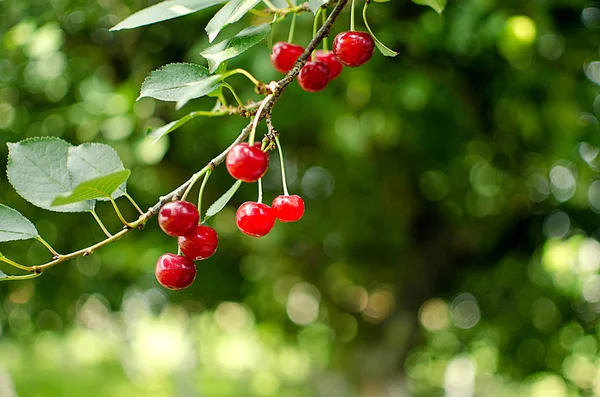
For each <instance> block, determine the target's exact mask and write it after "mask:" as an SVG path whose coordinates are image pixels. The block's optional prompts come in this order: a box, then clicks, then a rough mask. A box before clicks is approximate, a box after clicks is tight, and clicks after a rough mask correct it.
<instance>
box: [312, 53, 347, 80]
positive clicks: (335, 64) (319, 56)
mask: <svg viewBox="0 0 600 397" xmlns="http://www.w3.org/2000/svg"><path fill="white" fill-rule="evenodd" d="M315 59H316V60H317V61H321V62H323V63H324V64H325V65H327V67H328V68H329V80H333V79H335V78H337V77H338V76H339V75H340V73H342V69H343V68H344V66H343V65H342V64H341V63H340V61H338V60H337V58H336V57H335V55H333V52H325V51H323V50H317V51H315Z"/></svg>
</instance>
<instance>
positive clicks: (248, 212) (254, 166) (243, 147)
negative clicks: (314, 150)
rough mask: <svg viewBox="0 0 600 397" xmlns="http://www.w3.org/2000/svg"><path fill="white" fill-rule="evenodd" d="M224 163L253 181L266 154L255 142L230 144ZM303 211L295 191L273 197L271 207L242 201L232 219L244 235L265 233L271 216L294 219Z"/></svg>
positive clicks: (237, 175)
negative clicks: (230, 147) (251, 143)
mask: <svg viewBox="0 0 600 397" xmlns="http://www.w3.org/2000/svg"><path fill="white" fill-rule="evenodd" d="M225 166H226V167H227V170H228V171H229V174H231V176H232V177H234V178H235V179H239V180H241V181H244V182H256V181H258V180H259V179H260V178H262V177H263V176H264V175H265V173H266V172H267V168H269V155H268V154H267V152H265V151H263V150H262V145H261V143H259V142H256V143H254V145H252V146H251V145H250V144H248V143H246V142H243V143H240V144H238V145H236V146H234V147H233V148H232V149H231V150H230V151H229V153H227V158H226V159H225ZM303 214H304V201H303V200H302V198H301V197H300V196H298V195H292V196H290V195H288V194H285V195H281V196H277V197H275V199H274V200H273V203H272V205H271V207H269V206H268V205H266V204H263V203H260V202H254V201H247V202H245V203H243V204H242V205H241V206H240V207H239V208H238V210H237V212H236V214H235V222H236V224H237V227H238V228H239V229H240V231H241V232H242V233H244V234H247V235H248V236H253V237H262V236H266V235H267V234H268V233H269V232H270V231H271V229H273V226H274V225H275V219H277V220H278V221H280V222H296V221H297V220H299V219H300V218H302V215H303Z"/></svg>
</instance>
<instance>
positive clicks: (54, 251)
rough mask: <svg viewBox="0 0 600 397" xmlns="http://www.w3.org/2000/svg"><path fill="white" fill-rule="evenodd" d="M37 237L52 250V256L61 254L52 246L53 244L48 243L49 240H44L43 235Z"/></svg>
mask: <svg viewBox="0 0 600 397" xmlns="http://www.w3.org/2000/svg"><path fill="white" fill-rule="evenodd" d="M35 239H36V240H37V241H39V242H40V243H42V244H43V245H44V247H46V249H47V250H48V251H50V253H51V254H52V256H60V254H59V253H58V252H56V250H55V249H54V248H52V246H51V245H50V244H48V242H47V241H46V240H44V239H43V238H42V236H37V237H36V238H35Z"/></svg>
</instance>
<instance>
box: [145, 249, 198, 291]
mask: <svg viewBox="0 0 600 397" xmlns="http://www.w3.org/2000/svg"><path fill="white" fill-rule="evenodd" d="M155 275H156V279H157V280H158V282H159V283H160V284H161V285H162V286H163V287H165V288H168V289H184V288H187V287H189V286H190V285H191V284H192V282H193V281H194V279H195V278H196V265H195V264H194V262H192V260H191V259H189V258H186V257H185V256H181V255H175V254H164V255H163V256H161V257H160V258H158V262H156V271H155Z"/></svg>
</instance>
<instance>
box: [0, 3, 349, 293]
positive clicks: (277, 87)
mask: <svg viewBox="0 0 600 397" xmlns="http://www.w3.org/2000/svg"><path fill="white" fill-rule="evenodd" d="M347 1H348V0H339V1H338V2H337V4H336V5H335V8H334V9H333V11H332V12H331V14H330V15H329V17H328V18H327V20H326V21H325V23H324V24H323V26H322V27H321V29H319V31H318V32H317V34H316V35H315V36H314V37H313V38H312V40H311V41H310V43H309V44H308V45H307V46H306V49H305V50H304V52H303V53H302V55H300V57H299V58H298V60H297V61H296V63H295V64H294V67H293V68H292V69H291V70H290V71H289V72H288V73H287V74H286V75H285V76H284V77H283V78H282V79H281V80H279V81H273V82H271V83H270V84H269V85H268V86H267V90H268V91H270V92H267V93H266V97H265V98H264V99H263V100H262V101H260V102H257V103H256V104H252V105H251V106H248V108H253V107H254V106H257V107H262V108H263V109H264V110H263V111H262V112H260V114H258V115H256V116H255V117H258V120H256V122H257V123H258V122H260V121H261V120H262V119H264V118H270V116H271V112H272V111H273V106H274V105H275V103H276V102H277V100H278V99H279V97H280V96H281V94H282V93H283V91H284V90H285V89H286V87H287V86H288V85H289V84H290V83H291V82H292V81H293V80H294V79H295V78H296V76H298V74H299V73H300V69H302V67H303V66H304V64H305V63H306V60H307V59H308V57H309V56H310V55H311V54H312V52H313V51H314V50H315V49H316V48H317V46H318V45H319V44H320V43H321V41H322V40H323V39H324V38H325V37H326V36H327V35H329V31H330V30H331V26H332V25H333V23H334V22H335V20H336V19H337V18H338V16H339V15H340V13H341V12H342V9H343V8H344V6H345V5H346V3H347ZM300 7H304V5H302V6H300ZM252 124H253V122H250V123H249V124H248V125H247V126H246V127H244V128H243V129H242V131H241V132H240V134H239V135H238V137H237V138H236V139H235V140H234V141H233V142H232V143H231V145H229V147H227V149H225V150H223V151H222V152H221V153H220V154H219V155H218V156H216V157H215V158H213V159H212V160H211V161H210V162H209V163H208V164H207V165H206V166H205V167H204V168H202V169H201V170H200V171H198V172H196V173H195V174H194V175H192V176H191V177H190V179H188V180H187V181H186V182H185V183H183V184H182V185H181V186H179V187H178V188H176V189H175V190H173V191H172V192H170V193H169V194H167V195H165V196H162V197H160V199H159V200H158V202H157V203H156V204H154V205H153V206H152V207H150V208H149V209H148V211H146V212H145V213H143V214H142V215H140V216H139V217H138V219H136V220H135V221H134V222H132V223H130V224H129V225H128V226H125V227H124V228H123V229H122V230H121V231H120V232H118V233H116V234H114V235H112V236H110V237H108V238H106V239H104V240H102V241H100V242H98V243H96V244H93V245H91V246H89V247H87V248H82V249H80V250H78V251H75V252H72V253H70V254H65V255H58V256H56V257H55V258H54V259H53V260H52V261H50V262H47V263H45V264H43V265H39V266H23V268H27V270H28V271H30V272H31V273H33V274H32V275H29V274H27V275H22V276H8V277H5V278H3V279H0V281H1V280H17V279H28V278H33V277H37V276H39V275H40V274H41V273H42V272H44V271H45V270H46V269H49V268H51V267H53V266H56V265H58V264H60V263H62V262H66V261H68V260H71V259H74V258H76V257H78V256H88V255H90V254H92V253H93V252H94V251H95V250H97V249H98V248H102V247H104V246H105V245H108V244H110V243H112V242H114V241H117V240H120V239H121V238H123V237H124V236H125V235H127V234H129V233H130V232H131V231H133V230H136V229H143V228H144V226H145V225H146V222H148V220H149V219H150V218H152V217H153V216H155V215H156V214H158V212H159V211H160V209H161V207H162V206H163V205H165V204H166V203H168V202H170V201H173V200H177V199H178V198H179V197H181V196H182V195H183V193H184V192H185V191H186V189H187V188H188V187H189V186H190V185H191V184H193V183H195V182H196V181H197V180H198V179H199V178H200V177H201V176H202V175H204V174H205V173H207V172H208V171H209V170H214V169H215V167H217V166H218V165H219V164H221V163H222V162H223V161H224V160H225V157H226V156H227V153H229V151H230V150H231V149H232V148H233V147H234V146H235V145H237V144H238V143H240V142H242V141H243V140H244V139H245V138H246V137H248V134H249V133H250V131H251V130H252ZM271 127H272V124H271Z"/></svg>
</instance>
